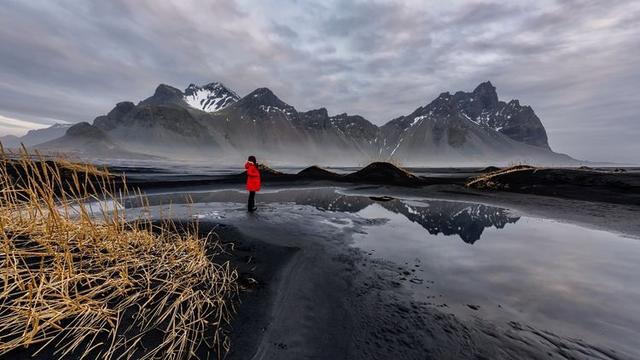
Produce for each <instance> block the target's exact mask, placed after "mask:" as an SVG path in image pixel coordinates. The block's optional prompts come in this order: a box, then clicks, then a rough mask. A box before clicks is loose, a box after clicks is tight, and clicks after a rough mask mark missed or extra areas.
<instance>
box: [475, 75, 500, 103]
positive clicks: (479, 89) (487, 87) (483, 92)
mask: <svg viewBox="0 0 640 360" xmlns="http://www.w3.org/2000/svg"><path fill="white" fill-rule="evenodd" d="M473 95H474V96H476V97H477V98H478V99H479V100H480V101H481V102H482V104H483V105H484V106H486V107H495V106H496V105H497V104H498V101H499V100H498V93H497V92H496V87H495V86H493V84H492V83H491V82H490V81H485V82H483V83H481V84H480V85H478V86H476V88H475V89H474V90H473Z"/></svg>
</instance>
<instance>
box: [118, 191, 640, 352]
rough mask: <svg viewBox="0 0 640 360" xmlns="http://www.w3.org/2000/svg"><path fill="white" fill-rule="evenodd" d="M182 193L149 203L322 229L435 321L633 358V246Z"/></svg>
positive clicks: (346, 204)
mask: <svg viewBox="0 0 640 360" xmlns="http://www.w3.org/2000/svg"><path fill="white" fill-rule="evenodd" d="M185 195H187V194H185V193H168V194H156V195H151V196H150V197H149V202H150V205H151V206H152V207H158V206H160V205H166V204H169V203H170V204H172V206H173V207H174V209H175V210H176V211H178V212H180V211H183V212H184V211H185V209H186V208H188V209H189V210H188V212H189V213H190V214H192V215H193V216H194V217H197V218H202V219H209V220H215V221H220V222H226V223H229V224H235V225H238V224H247V223H248V222H251V223H252V226H260V223H261V222H262V223H264V224H267V223H277V224H278V226H281V227H286V226H287V223H291V222H305V223H307V225H308V226H307V227H308V229H309V230H308V231H309V232H315V233H317V237H316V236H314V239H316V240H314V241H317V239H322V236H323V233H325V231H324V229H326V227H327V226H329V227H331V228H333V229H337V230H336V231H339V232H343V233H345V234H348V235H349V238H350V239H351V241H350V243H349V244H347V245H348V246H353V247H357V248H359V249H362V251H364V252H366V253H368V254H370V256H369V257H370V258H371V259H375V260H376V261H390V262H393V263H395V264H396V265H397V269H398V277H399V280H401V281H402V282H403V283H404V284H405V286H406V288H408V289H409V290H410V291H411V294H412V296H413V297H414V298H415V299H417V300H420V301H425V302H428V303H431V304H432V305H433V306H436V307H440V308H441V309H442V310H443V311H446V312H451V313H455V314H456V315H459V316H462V317H480V318H484V319H488V320H492V321H496V322H510V321H516V322H520V323H523V324H528V325H531V326H535V327H536V328H539V329H544V330H548V331H551V332H554V333H556V334H558V335H561V336H565V337H569V338H578V339H584V340H585V341H587V342H590V343H594V344H596V345H600V346H605V347H611V348H613V349H620V350H624V351H625V352H628V353H631V354H640V351H639V349H638V344H637V339H638V338H640V281H639V280H638V277H637V275H638V274H639V273H640V261H639V260H640V240H638V239H636V238H628V237H624V236H620V235H617V234H613V233H609V232H605V231H599V230H592V229H589V228H585V227H581V226H577V225H573V224H567V223H561V222H557V221H553V220H543V219H537V218H533V217H528V216H526V215H522V214H517V213H514V212H512V211H510V210H509V209H504V208H497V207H492V206H486V205H482V204H473V203H465V202H456V201H442V200H437V201H436V200H428V199H411V200H403V199H384V198H375V197H374V198H370V197H367V196H361V195H348V194H344V193H341V192H340V191H339V190H337V189H333V188H322V189H306V190H305V189H302V190H299V189H298V190H282V191H272V192H262V193H260V194H259V196H258V204H259V206H261V208H262V209H260V210H259V211H258V212H257V214H255V216H254V215H249V214H247V213H246V211H244V206H245V201H246V194H245V193H243V192H239V191H229V190H227V191H202V192H196V193H189V194H188V195H189V197H190V200H188V201H187V200H186V196H185ZM188 202H192V203H193V204H192V205H189V206H186V207H185V206H184V204H186V203H188ZM181 206H182V208H181ZM128 207H136V204H134V203H129V204H128ZM325 236H326V235H325ZM325 240H326V241H329V240H330V239H328V238H327V239H325Z"/></svg>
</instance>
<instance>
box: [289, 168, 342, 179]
mask: <svg viewBox="0 0 640 360" xmlns="http://www.w3.org/2000/svg"><path fill="white" fill-rule="evenodd" d="M297 175H298V176H299V177H301V178H310V179H321V180H335V179H338V178H340V177H341V175H339V174H336V173H334V172H332V171H329V170H327V169H323V168H321V167H319V166H316V165H313V166H309V167H308V168H306V169H303V170H301V171H300V172H299V173H298V174H297Z"/></svg>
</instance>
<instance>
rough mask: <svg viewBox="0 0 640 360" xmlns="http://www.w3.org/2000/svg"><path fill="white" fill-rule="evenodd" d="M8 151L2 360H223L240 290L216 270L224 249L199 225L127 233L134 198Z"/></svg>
mask: <svg viewBox="0 0 640 360" xmlns="http://www.w3.org/2000/svg"><path fill="white" fill-rule="evenodd" d="M0 151H1V154H0V189H1V193H0V246H1V247H2V249H1V250H0V356H3V355H6V354H8V353H10V352H12V351H16V349H18V348H27V347H28V348H29V349H28V352H30V353H38V352H40V351H43V350H44V351H49V352H50V351H53V355H50V356H53V357H55V358H60V357H63V356H67V357H69V358H88V359H93V358H101V359H116V358H118V359H120V358H122V359H126V358H136V359H152V358H167V359H184V358H192V357H195V356H196V354H197V353H202V349H203V348H205V347H204V345H206V346H208V349H210V350H211V351H212V352H214V353H216V354H218V356H222V355H224V352H225V351H226V350H228V346H229V343H228V340H227V338H226V336H225V332H224V328H225V326H226V325H227V324H228V321H229V320H230V316H231V315H232V314H233V312H234V309H233V305H232V302H231V301H230V299H232V298H233V297H234V296H235V295H236V293H237V291H238V285H237V281H236V280H237V273H236V271H235V270H234V269H232V267H231V266H230V264H229V263H223V264H216V263H214V262H212V260H211V258H212V256H215V255H216V254H219V253H220V252H222V248H221V247H220V245H219V244H218V243H217V242H216V241H208V240H207V239H208V238H209V236H207V237H200V236H198V229H197V224H194V225H193V226H191V227H190V228H189V229H188V230H186V231H178V230H177V228H176V226H175V225H174V224H172V223H171V222H168V221H165V222H163V223H162V225H155V224H154V223H152V222H151V220H150V219H144V218H138V219H135V220H129V221H127V216H126V212H125V209H124V208H123V207H122V206H120V205H119V204H121V203H122V200H123V199H124V198H125V197H127V196H130V194H129V193H128V191H127V190H126V187H120V188H119V190H116V186H115V185H114V181H113V178H112V177H111V176H110V175H109V174H108V173H107V172H106V171H105V170H101V169H97V168H96V167H94V166H91V165H88V164H80V163H70V162H66V161H44V159H41V160H34V158H33V156H31V155H29V154H27V153H26V151H23V152H22V154H20V157H19V159H15V157H14V158H13V159H11V160H10V159H8V157H7V156H6V155H5V153H4V151H2V149H1V148H0ZM136 196H140V195H136ZM88 201H94V203H93V205H92V206H89V205H88ZM141 201H143V202H144V198H142V197H141ZM96 204H97V206H96ZM113 204H115V206H112V205H113ZM96 207H97V208H98V210H96ZM17 351H22V350H19V349H18V350H17Z"/></svg>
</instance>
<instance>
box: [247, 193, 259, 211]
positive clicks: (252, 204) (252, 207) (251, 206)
mask: <svg viewBox="0 0 640 360" xmlns="http://www.w3.org/2000/svg"><path fill="white" fill-rule="evenodd" d="M256 209H257V208H256V192H255V191H249V202H248V203H247V210H248V211H249V212H253V211H256Z"/></svg>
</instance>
